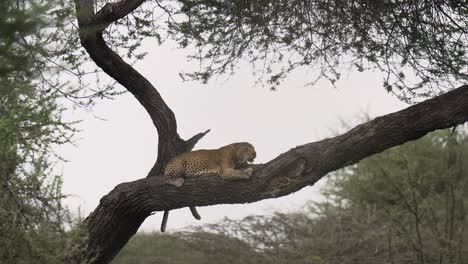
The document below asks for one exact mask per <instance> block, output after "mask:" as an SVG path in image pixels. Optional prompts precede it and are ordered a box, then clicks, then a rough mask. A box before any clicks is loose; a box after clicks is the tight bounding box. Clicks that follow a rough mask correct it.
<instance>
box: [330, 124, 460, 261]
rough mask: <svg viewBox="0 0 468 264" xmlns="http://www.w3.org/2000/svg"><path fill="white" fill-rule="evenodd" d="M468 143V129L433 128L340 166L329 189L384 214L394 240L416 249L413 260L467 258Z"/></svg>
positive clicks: (348, 204)
mask: <svg viewBox="0 0 468 264" xmlns="http://www.w3.org/2000/svg"><path fill="white" fill-rule="evenodd" d="M467 144H468V141H467V137H466V131H463V132H462V133H460V134H454V135H450V133H449V132H448V131H441V132H437V133H431V134H429V135H428V136H426V137H424V138H422V139H420V140H418V141H415V142H410V143H406V144H404V145H402V146H399V147H397V148H392V149H390V150H387V151H385V152H383V153H381V154H377V155H374V156H372V157H370V158H368V159H365V160H363V161H362V162H360V163H358V164H356V165H355V166H352V167H350V168H347V169H344V170H342V171H340V172H339V173H337V175H336V176H335V178H334V181H333V184H332V188H331V190H330V192H329V194H330V195H332V196H334V197H335V198H336V199H337V201H340V203H343V204H345V207H347V208H359V209H360V210H365V211H367V212H368V215H369V217H374V218H378V219H380V221H382V223H383V224H385V225H386V226H388V227H389V228H387V229H386V230H387V234H386V236H387V237H389V239H392V240H393V241H394V242H393V243H397V244H400V245H404V246H405V248H408V249H411V250H410V252H411V253H412V254H411V255H412V257H411V259H412V260H411V261H412V263H463V261H464V260H465V259H466V258H467V253H468V247H467V243H466V235H467V231H466V226H467V225H468V221H467V215H466V204H467V201H468V185H467V182H468V174H467V169H468V167H467V166H468V164H467V160H468V159H467V154H468V153H467ZM398 240H399V241H398ZM390 250H394V249H390ZM393 261H394V262H396V263H400V261H401V259H395V260H393Z"/></svg>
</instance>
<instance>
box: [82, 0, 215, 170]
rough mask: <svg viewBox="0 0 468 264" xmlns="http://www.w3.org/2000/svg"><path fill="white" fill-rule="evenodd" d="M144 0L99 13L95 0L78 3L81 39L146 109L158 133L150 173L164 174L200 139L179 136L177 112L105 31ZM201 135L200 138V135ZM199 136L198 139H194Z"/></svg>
mask: <svg viewBox="0 0 468 264" xmlns="http://www.w3.org/2000/svg"><path fill="white" fill-rule="evenodd" d="M143 2H145V0H122V1H119V2H116V3H108V4H106V5H105V6H104V7H103V8H102V9H101V10H99V11H98V12H97V13H95V11H94V1H93V0H75V5H76V13H77V18H78V25H79V27H80V40H81V44H82V46H83V47H84V48H85V49H86V51H87V52H88V54H89V56H90V57H91V59H92V60H93V61H94V62H95V63H96V64H97V65H98V66H99V67H100V68H102V69H103V71H104V72H106V73H107V74H108V75H109V76H111V77H112V78H113V79H115V80H116V81H117V82H118V83H120V84H121V85H122V86H124V87H125V88H126V89H127V90H128V91H129V92H130V93H132V94H133V95H134V96H135V98H136V99H137V100H138V101H139V102H140V104H141V105H142V106H143V107H144V108H145V110H146V111H147V112H148V114H149V115H150V117H151V120H152V121H153V124H154V125H155V127H156V129H157V131H158V138H159V140H158V157H157V160H156V163H155V164H154V166H153V168H152V169H151V171H150V172H149V174H148V177H149V176H153V175H158V174H161V173H162V170H163V168H164V165H165V164H166V163H167V161H169V159H171V158H173V157H174V156H176V155H178V154H180V153H182V152H185V151H189V150H191V149H192V148H193V146H194V145H195V143H196V141H198V140H199V139H200V138H201V137H203V135H204V134H206V133H204V134H203V133H201V134H198V135H199V138H198V140H193V139H191V140H189V141H187V142H186V141H184V140H182V139H181V138H180V136H179V134H178V133H177V123H176V119H175V116H174V113H173V112H172V110H171V109H170V108H169V106H168V105H167V104H166V103H165V102H164V100H163V99H162V97H161V95H160V94H159V93H158V91H157V90H156V88H155V87H154V86H153V85H152V84H151V83H150V82H149V81H148V80H147V79H146V78H145V77H144V76H142V75H141V74H140V73H139V72H138V71H136V70H135V69H134V68H133V67H132V66H130V65H129V64H128V63H126V62H125V61H124V60H123V59H122V58H121V57H120V56H119V55H118V54H117V53H116V52H114V51H113V50H112V49H111V48H110V47H109V46H108V45H107V44H106V42H105V41H104V39H103V35H102V31H103V30H104V29H105V28H106V27H107V26H108V25H109V24H110V23H112V22H115V21H117V20H118V19H120V18H123V17H125V16H126V15H128V14H129V13H131V12H132V11H134V10H135V9H136V8H138V7H139V6H140V5H141V4H142V3H143ZM200 135H201V136H200ZM195 137H197V136H195Z"/></svg>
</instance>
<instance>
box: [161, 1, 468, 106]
mask: <svg viewBox="0 0 468 264" xmlns="http://www.w3.org/2000/svg"><path fill="white" fill-rule="evenodd" d="M177 2H178V3H179V5H176V6H177V7H176V8H172V9H171V7H170V6H167V7H166V9H165V10H166V11H167V12H168V13H169V14H170V15H171V14H177V15H173V16H170V18H169V19H168V24H169V27H170V32H171V33H173V34H174V36H175V39H176V40H177V41H178V43H179V44H180V46H182V47H187V46H193V47H196V49H197V51H198V52H197V53H196V54H194V55H193V57H192V58H194V59H197V60H200V62H202V67H201V69H200V71H197V72H193V73H187V74H186V76H188V77H191V78H195V79H199V80H202V81H205V82H206V81H207V80H208V79H209V78H210V77H211V76H213V75H215V74H220V73H225V72H232V71H234V70H235V68H236V65H237V64H238V62H239V61H240V60H241V59H247V60H248V61H250V62H251V63H252V64H253V65H254V66H256V68H257V70H258V71H257V74H258V76H259V79H266V80H267V81H268V83H270V84H271V85H272V86H273V87H275V86H277V85H278V84H279V83H280V81H281V80H282V79H283V78H284V77H286V76H287V74H288V73H290V72H291V71H293V70H294V69H296V68H300V67H304V68H306V69H307V70H308V72H309V74H310V75H312V77H311V79H310V80H309V81H311V82H314V81H316V80H317V79H320V78H321V77H324V78H326V79H328V80H330V81H331V82H332V83H334V82H336V81H337V80H339V79H340V77H341V75H342V73H343V72H346V71H347V70H349V69H356V70H359V71H364V70H370V69H378V70H380V71H381V72H383V73H385V78H384V80H383V85H384V87H385V88H386V89H387V90H388V91H392V92H394V93H395V94H396V95H398V96H399V97H400V98H401V99H403V100H412V99H414V97H423V98H427V97H432V96H434V95H437V94H440V93H441V92H443V91H446V90H447V89H450V88H453V87H456V85H457V84H460V83H463V82H466V80H467V79H468V78H467V77H468V55H467V50H468V31H467V28H468V24H467V23H468V7H467V5H466V2H465V1H457V0H451V1H430V0H417V1H395V0H379V1H370V0H359V1H299V0H294V1H285V0H280V1H276V0H275V1H273V0H248V1H247V0H234V1H220V0H202V1H200V0H181V1H177Z"/></svg>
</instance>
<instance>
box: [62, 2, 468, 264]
mask: <svg viewBox="0 0 468 264" xmlns="http://www.w3.org/2000/svg"><path fill="white" fill-rule="evenodd" d="M74 2H75V7H76V16H77V19H78V27H79V37H80V43H81V45H82V46H83V47H84V48H85V50H86V52H87V53H88V54H89V56H90V57H91V59H92V60H93V61H94V62H95V63H96V64H97V65H98V66H99V67H100V68H101V69H102V70H103V71H104V72H105V73H107V74H108V75H109V76H110V77H111V78H112V79H114V80H115V81H117V82H118V83H120V84H121V85H122V86H124V87H125V89H126V90H127V91H129V92H130V93H132V94H133V95H134V96H135V98H136V99H137V100H138V101H139V102H140V103H141V105H142V106H143V107H144V108H145V110H146V111H147V112H148V114H149V115H150V118H151V120H152V122H153V124H154V125H155V127H156V128H157V130H158V156H157V160H156V163H155V165H154V166H153V168H152V169H151V170H150V172H149V173H148V175H147V178H146V179H141V180H137V181H134V182H129V183H123V184H120V185H118V186H117V187H116V188H115V189H114V190H113V191H112V192H110V193H109V194H108V195H106V196H105V197H103V198H102V199H101V201H100V204H99V206H98V207H97V208H96V210H94V211H93V212H92V213H91V214H90V216H89V217H88V218H87V220H86V222H85V225H86V228H87V231H88V239H86V240H85V241H82V242H83V243H82V244H80V245H78V247H80V246H81V247H82V248H83V250H82V251H80V252H81V253H83V254H71V256H70V259H71V260H74V261H80V260H85V261H91V260H92V261H93V262H96V263H106V262H109V261H110V260H111V259H112V258H113V257H114V256H115V255H116V254H117V252H118V251H119V250H120V249H121V248H122V247H123V246H124V245H125V243H126V242H127V241H128V239H129V238H130V237H131V236H132V235H133V234H135V232H136V230H137V229H138V227H139V226H140V225H141V223H142V222H143V221H144V219H145V218H146V217H147V216H149V215H150V214H152V213H153V212H154V211H162V210H171V209H175V208H181V207H187V206H204V205H211V204H220V203H244V202H254V201H258V200H261V199H266V198H272V197H279V196H283V195H287V194H289V193H291V192H294V191H297V190H299V189H301V188H303V187H305V186H308V185H311V184H314V183H315V182H316V181H317V180H319V179H320V178H321V177H323V176H324V175H326V174H327V173H328V172H331V171H334V170H336V169H339V168H341V167H344V166H346V165H350V164H353V163H355V162H357V161H359V160H361V159H362V158H365V157H367V156H370V155H372V154H375V153H378V152H380V151H383V150H385V149H387V148H390V147H393V146H396V145H399V144H402V143H404V142H407V141H410V140H414V139H417V138H420V137H422V136H424V135H425V134H426V133H428V132H430V131H433V130H436V129H441V128H447V127H451V126H455V125H457V124H460V123H463V122H465V121H466V120H467V118H468V107H467V106H468V99H467V98H468V96H467V93H468V86H466V85H464V86H461V87H460V88H458V89H455V90H453V91H451V92H448V93H446V94H444V95H441V96H438V97H436V98H433V99H430V100H428V101H425V102H423V103H420V104H417V105H414V106H412V107H409V108H407V109H405V110H402V111H400V112H397V113H394V114H390V115H386V116H384V117H380V118H376V119H374V120H372V121H370V122H367V123H365V124H362V125H360V126H357V127H355V128H354V129H352V130H350V131H349V132H347V133H345V134H342V135H340V136H337V137H335V138H329V139H325V140H322V141H319V142H315V143H308V144H304V145H302V146H299V147H296V148H294V149H291V150H290V151H288V152H286V153H284V154H282V155H280V156H278V157H277V158H275V159H273V160H272V161H270V162H268V163H266V164H261V165H256V166H254V168H255V172H254V175H253V177H252V179H251V180H250V181H247V182H239V183H228V182H224V181H222V180H220V179H217V178H214V177H200V178H197V179H188V180H187V181H186V182H185V185H184V186H183V187H181V188H178V189H175V188H172V187H170V186H166V185H163V183H162V182H161V180H160V177H154V176H158V175H160V174H161V172H162V170H163V168H164V166H165V164H166V162H167V161H168V160H169V159H170V158H172V157H174V156H176V155H178V154H180V153H182V152H185V151H188V150H190V149H192V148H193V146H194V145H195V144H196V142H197V141H198V140H199V139H200V138H201V137H203V136H204V135H205V134H206V132H205V133H200V134H197V135H195V136H194V137H192V138H190V139H189V140H183V139H181V138H180V136H179V134H178V132H177V124H176V118H175V116H174V113H173V112H172V110H171V109H170V107H169V106H168V105H167V104H166V103H165V102H164V100H163V99H162V97H161V95H160V94H159V93H158V91H157V90H156V89H155V88H154V86H153V85H152V84H151V83H149V82H148V80H147V79H145V78H144V77H143V76H142V75H141V74H140V73H138V72H137V71H136V70H135V69H134V68H133V67H132V66H131V65H130V64H129V63H127V62H125V61H124V60H123V59H122V57H120V56H119V55H118V54H117V53H116V51H119V52H120V53H123V54H126V57H132V56H133V55H134V54H135V53H134V52H135V47H137V46H138V41H139V40H140V39H141V38H143V37H145V36H158V34H157V32H154V31H151V29H153V28H156V29H157V27H154V26H153V27H152V25H154V24H151V23H150V22H153V21H154V20H153V19H152V14H154V7H155V6H154V5H152V4H156V6H157V9H158V10H161V12H163V13H166V14H167V16H168V19H169V21H170V23H169V27H170V28H169V30H170V33H174V34H175V36H176V37H178V38H179V37H180V38H181V44H182V45H185V44H186V43H187V44H188V43H191V39H194V40H195V41H194V43H195V45H197V46H198V47H199V48H200V49H201V50H202V54H204V55H203V56H201V58H202V60H206V59H208V61H209V65H214V66H213V67H211V68H210V66H208V68H207V69H208V71H207V72H206V71H204V72H202V73H201V74H194V75H192V76H193V77H200V78H201V79H202V80H206V79H207V78H208V77H210V76H211V75H212V73H223V72H224V69H228V68H229V67H231V66H234V65H235V64H234V63H236V62H237V58H242V55H243V54H247V55H249V56H250V59H251V60H252V61H253V62H254V63H255V62H256V61H259V60H260V59H262V58H265V59H266V64H267V65H269V62H276V61H281V59H282V57H284V56H280V55H277V56H276V57H272V60H270V59H269V58H270V57H271V55H272V54H273V55H275V54H279V53H270V50H269V49H268V48H269V47H273V48H274V49H286V50H292V51H293V52H296V53H299V55H298V56H299V61H298V62H297V61H296V62H294V57H291V61H290V62H289V63H286V66H285V68H284V69H280V71H279V73H273V75H272V78H270V80H271V82H272V83H275V82H277V81H278V80H280V79H281V77H282V76H283V73H285V72H288V70H289V69H293V68H295V64H298V65H312V66H314V65H318V66H319V67H320V65H325V66H324V67H325V68H323V67H322V68H321V70H320V71H319V72H320V73H322V75H325V76H326V77H328V78H329V79H330V80H331V81H334V80H336V79H337V78H338V77H339V74H338V72H336V70H335V69H336V68H338V67H339V66H341V65H343V64H342V62H343V61H342V59H347V58H348V57H342V56H341V55H340V54H346V56H349V60H351V61H352V62H353V64H352V65H355V67H357V68H358V69H367V68H368V67H367V66H368V65H367V64H370V65H372V66H373V67H379V66H378V65H381V66H380V67H379V68H380V69H386V68H390V70H388V73H390V75H389V76H390V77H391V76H393V77H392V78H396V81H400V80H402V79H403V76H404V75H405V73H406V70H405V69H406V68H405V67H408V69H411V70H413V71H414V72H413V73H410V74H409V75H410V76H411V77H415V78H420V80H417V79H416V83H417V85H416V86H415V87H413V88H414V89H413V88H411V87H410V86H408V85H407V86H404V85H403V84H401V89H400V90H401V93H403V95H402V98H409V97H406V96H405V94H407V93H409V94H410V95H423V96H432V95H434V94H439V92H441V91H446V90H447V89H445V88H444V87H445V85H446V84H447V85H448V86H452V87H453V86H456V85H458V84H461V83H464V82H466V60H467V57H466V53H465V51H466V46H467V42H466V37H467V34H466V31H465V30H464V28H465V26H463V25H465V23H466V19H465V18H466V13H467V12H466V7H465V6H464V5H462V4H461V3H459V2H458V1H449V2H448V4H444V3H445V2H444V3H439V2H437V1H435V2H434V1H418V2H416V4H400V3H399V2H393V1H388V2H386V1H380V2H378V4H372V3H371V2H369V1H359V2H353V4H346V3H344V2H342V1H341V2H340V1H338V2H334V3H338V4H334V3H331V2H330V3H328V2H327V3H323V4H321V3H317V2H311V4H300V3H299V2H297V4H298V5H297V6H298V7H300V8H303V9H302V10H299V9H297V8H296V6H290V5H289V3H290V2H289V1H279V2H277V1H251V2H250V1H178V2H176V3H174V6H173V8H174V9H170V8H168V7H165V6H163V5H162V3H161V2H158V1H156V2H152V1H144V0H122V1H116V2H107V1H104V2H101V1H93V0H75V1H74ZM144 3H145V4H144ZM179 3H180V5H179ZM231 3H232V4H231ZM140 7H141V8H140ZM277 7H281V8H277ZM275 8H276V9H275ZM371 8H374V9H375V10H376V11H372V10H374V9H371ZM272 10H273V11H275V10H276V11H275V12H272ZM290 10H292V11H293V12H292V13H289V11H290ZM315 10H317V13H315ZM342 11H343V12H342ZM348 11H353V12H348ZM351 14H352V15H353V16H351V17H349V16H346V15H351ZM388 14H391V15H388ZM176 15H177V18H179V17H180V19H181V20H180V21H177V20H176V19H175V16H176ZM432 16H434V17H432ZM268 18H271V19H273V20H271V21H270V20H269V19H268ZM286 18H288V19H286ZM289 18H290V19H289ZM431 19H432V20H431ZM309 20H310V21H311V23H309V24H307V23H305V22H308V21H309ZM223 21H225V23H224V22H223ZM252 21H253V22H252ZM297 21H299V22H302V23H299V22H297ZM110 25H115V26H116V27H109V26H110ZM218 25H221V27H218ZM283 25H284V27H285V28H284V30H289V32H293V33H294V32H296V33H294V34H289V33H288V32H286V33H288V34H289V35H288V34H286V33H285V34H283V36H284V37H281V38H280V41H279V42H278V41H277V40H275V36H281V35H282V31H281V30H283V29H282V27H283ZM335 25H338V26H339V30H335V31H333V30H332V29H336V28H335ZM119 26H123V28H122V27H119ZM307 28H308V30H309V31H304V32H303V31H301V30H303V29H307ZM147 29H150V30H147ZM250 29H254V30H252V31H250ZM273 29H278V30H279V31H275V30H273ZM314 29H317V31H316V32H315V31H313V30H314ZM163 30H164V28H163ZM245 32H248V34H245ZM330 32H331V33H330ZM339 32H343V34H340V33H339ZM178 33H182V35H179V34H178ZM302 33H305V34H302ZM419 33H421V34H419ZM231 34H233V36H234V38H222V37H223V36H228V37H229V36H231ZM302 36H304V38H302ZM298 37H299V38H301V39H300V40H299V41H296V40H295V38H298ZM399 37H403V41H401V40H400V39H399ZM105 39H106V40H105ZM256 39H265V40H266V41H263V42H258V43H260V44H259V45H252V46H249V45H250V44H251V43H254V42H251V40H256ZM231 40H232V41H231ZM275 41H276V42H275ZM300 41H301V42H300ZM277 43H279V44H285V45H283V46H277V45H278V44H277ZM399 43H404V44H403V45H401V44H399ZM127 44H128V45H127ZM270 44H271V46H270ZM302 44H303V46H304V47H305V49H302V48H294V47H295V46H297V47H299V46H301V45H302ZM226 46H227V47H228V48H227V49H226V48H225V47H226ZM315 46H318V48H315ZM247 47H249V48H247ZM250 47H251V48H250ZM265 47H266V48H267V49H265ZM238 48H240V49H239V50H238ZM122 49H124V50H122ZM452 50H454V53H452V52H451V51H452ZM204 51H206V52H205V53H204ZM301 51H304V52H303V54H300V52H301ZM244 52H246V53H244ZM309 52H310V55H308V53H309ZM257 54H260V56H257ZM262 54H266V55H265V56H266V57H262V56H263V55H262ZM293 55H294V54H293ZM269 56H270V57H269ZM382 57H383V59H381V58H382ZM399 58H400V59H401V60H402V61H401V63H400V64H395V63H396V62H399ZM223 65H226V66H225V67H224V66H223ZM401 67H403V68H401ZM216 69H218V70H216ZM395 69H398V70H399V71H397V72H395V71H394V70H395ZM400 70H401V71H400ZM266 71H267V74H270V73H269V72H268V71H269V69H268V67H266ZM412 75H414V76H412ZM390 77H388V80H385V82H384V84H385V86H386V87H387V89H388V90H390V87H391V84H393V80H390V79H389V78H390ZM409 80H414V79H412V78H411V79H409ZM431 86H432V87H431ZM433 87H437V90H434V89H433ZM419 88H421V89H422V90H418V89H419ZM392 91H393V90H392ZM418 91H421V92H418ZM398 92H399V93H400V91H398ZM207 190H209V192H207ZM226 190H230V192H226ZM77 252H78V251H77Z"/></svg>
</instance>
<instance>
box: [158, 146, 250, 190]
mask: <svg viewBox="0 0 468 264" xmlns="http://www.w3.org/2000/svg"><path fill="white" fill-rule="evenodd" d="M255 157H256V152H255V149H254V147H253V146H252V144H250V143H247V142H241V143H233V144H230V145H227V146H224V147H221V148H219V149H201V150H195V151H191V152H187V153H183V154H181V155H179V156H177V157H175V158H173V159H172V160H170V161H169V162H168V164H167V165H166V168H165V170H164V176H163V180H164V181H165V182H166V183H168V184H171V185H174V186H177V187H180V186H182V185H183V184H184V177H190V176H200V175H211V174H214V175H219V176H220V177H221V178H223V179H226V180H231V179H248V178H250V176H251V175H252V168H247V169H244V170H239V168H242V167H244V166H246V165H247V162H252V161H253V160H254V159H255Z"/></svg>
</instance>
